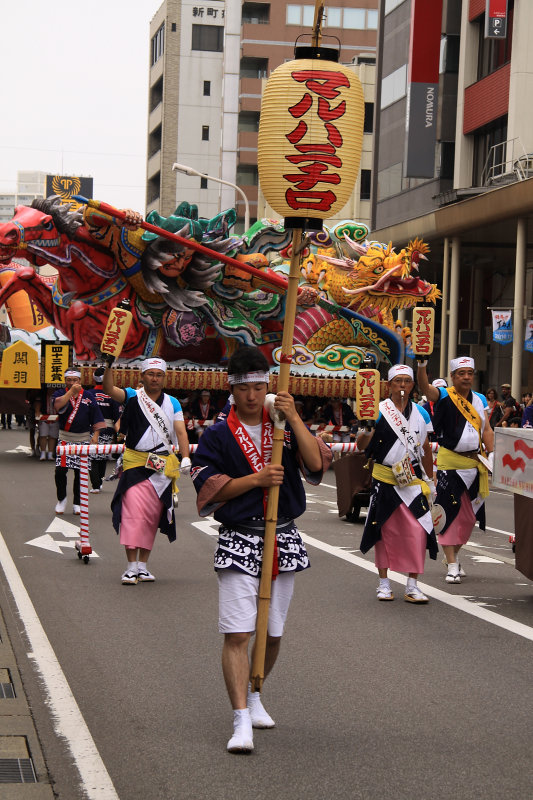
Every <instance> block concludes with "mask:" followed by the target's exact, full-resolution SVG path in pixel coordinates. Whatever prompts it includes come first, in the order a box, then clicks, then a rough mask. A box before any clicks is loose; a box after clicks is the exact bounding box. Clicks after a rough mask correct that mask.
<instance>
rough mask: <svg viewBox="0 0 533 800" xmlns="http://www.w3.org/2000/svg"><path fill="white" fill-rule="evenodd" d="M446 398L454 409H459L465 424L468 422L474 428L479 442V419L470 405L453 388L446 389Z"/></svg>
mask: <svg viewBox="0 0 533 800" xmlns="http://www.w3.org/2000/svg"><path fill="white" fill-rule="evenodd" d="M448 396H449V397H450V400H451V401H452V403H453V404H454V405H455V406H456V408H458V409H459V411H460V412H461V414H462V415H463V417H464V418H465V419H466V420H467V422H470V424H471V425H473V426H474V428H475V429H476V431H477V432H478V435H479V438H480V440H481V417H480V416H479V414H478V413H477V411H476V409H475V408H474V406H473V405H472V403H470V402H469V401H468V400H467V399H466V398H465V397H463V396H462V395H460V394H459V392H458V391H457V390H456V389H454V387H453V386H452V387H450V388H449V389H448Z"/></svg>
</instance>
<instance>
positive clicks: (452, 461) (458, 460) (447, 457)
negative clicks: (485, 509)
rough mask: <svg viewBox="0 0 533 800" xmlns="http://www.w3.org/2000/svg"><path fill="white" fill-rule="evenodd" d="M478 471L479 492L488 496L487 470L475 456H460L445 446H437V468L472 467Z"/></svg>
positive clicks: (483, 495)
mask: <svg viewBox="0 0 533 800" xmlns="http://www.w3.org/2000/svg"><path fill="white" fill-rule="evenodd" d="M474 468H476V469H477V470H478V472H479V494H480V496H481V497H483V498H485V497H488V496H489V471H488V469H487V468H486V466H485V465H484V464H482V463H481V461H478V460H477V458H469V456H462V455H461V453H455V452H454V451H453V450H448V448H447V447H439V452H438V453H437V469H474Z"/></svg>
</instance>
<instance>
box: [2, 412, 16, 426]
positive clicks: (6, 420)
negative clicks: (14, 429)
mask: <svg viewBox="0 0 533 800" xmlns="http://www.w3.org/2000/svg"><path fill="white" fill-rule="evenodd" d="M0 419H1V422H2V428H3V429H4V430H7V429H9V430H11V421H12V419H13V414H10V413H3V414H2V415H1V417H0Z"/></svg>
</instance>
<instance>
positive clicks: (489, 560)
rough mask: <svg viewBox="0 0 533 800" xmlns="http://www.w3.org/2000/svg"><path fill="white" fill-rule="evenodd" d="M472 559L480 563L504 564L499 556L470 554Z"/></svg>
mask: <svg viewBox="0 0 533 800" xmlns="http://www.w3.org/2000/svg"><path fill="white" fill-rule="evenodd" d="M470 558H471V559H472V561H477V562H478V564H503V561H499V560H498V559H497V558H490V556H470Z"/></svg>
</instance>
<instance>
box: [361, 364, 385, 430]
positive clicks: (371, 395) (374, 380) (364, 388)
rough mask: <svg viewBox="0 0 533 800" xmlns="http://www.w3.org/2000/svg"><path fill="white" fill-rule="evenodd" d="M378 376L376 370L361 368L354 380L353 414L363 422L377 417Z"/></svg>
mask: <svg viewBox="0 0 533 800" xmlns="http://www.w3.org/2000/svg"><path fill="white" fill-rule="evenodd" d="M380 388H381V383H380V375H379V372H378V370H377V369H366V368H363V367H362V368H361V369H359V370H357V376H356V379H355V413H356V414H357V418H358V419H360V420H362V421H364V420H367V419H377V418H378V416H379V394H380Z"/></svg>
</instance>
